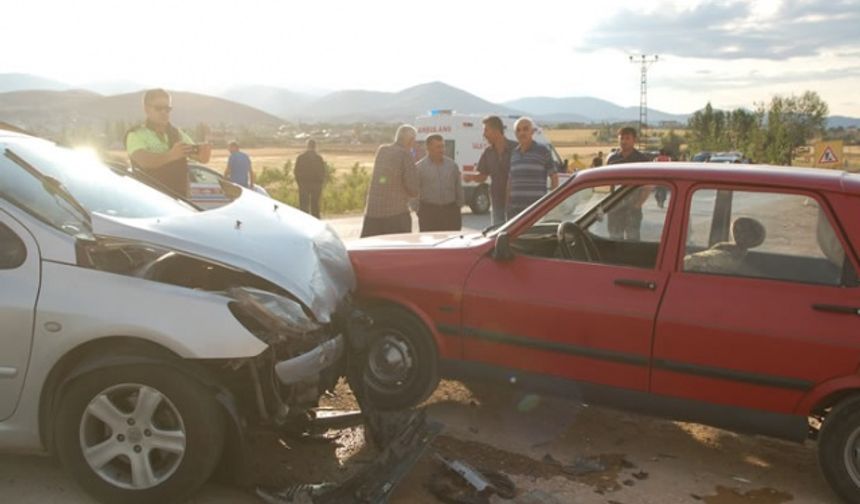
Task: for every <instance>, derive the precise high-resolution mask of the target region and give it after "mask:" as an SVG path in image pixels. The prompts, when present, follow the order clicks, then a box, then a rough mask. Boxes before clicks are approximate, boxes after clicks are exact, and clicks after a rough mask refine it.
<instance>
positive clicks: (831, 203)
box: [348, 162, 860, 502]
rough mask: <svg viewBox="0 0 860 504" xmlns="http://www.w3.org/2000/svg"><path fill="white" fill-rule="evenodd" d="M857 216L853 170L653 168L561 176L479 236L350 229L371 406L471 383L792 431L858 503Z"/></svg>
mask: <svg viewBox="0 0 860 504" xmlns="http://www.w3.org/2000/svg"><path fill="white" fill-rule="evenodd" d="M657 189H663V190H665V193H666V195H667V199H666V201H665V205H663V207H662V208H661V207H660V206H658V205H657V202H656V201H655V198H654V196H653V194H652V193H655V192H656V190H657ZM643 201H644V203H643ZM858 216H860V176H858V175H854V174H847V173H843V172H835V171H830V170H813V169H801V168H779V167H756V168H748V167H744V166H736V167H723V166H715V165H703V164H692V163H660V162H654V163H648V164H636V165H618V166H614V167H604V168H596V169H592V170H586V171H583V172H579V173H577V174H576V175H575V176H574V177H573V178H572V179H571V180H570V181H569V182H567V183H566V184H565V185H564V186H562V187H561V188H559V189H558V190H556V191H554V192H552V193H550V194H548V195H547V196H545V197H544V198H543V199H541V200H540V201H538V202H536V203H535V204H533V205H532V206H531V207H530V208H528V209H527V210H525V211H524V212H523V213H521V214H520V215H518V216H517V217H515V218H514V219H512V220H511V221H509V222H508V223H507V224H506V225H504V226H503V227H501V228H499V229H498V230H495V231H490V232H485V233H477V234H464V235H459V234H458V235H454V236H446V235H431V234H416V235H394V236H384V237H373V238H367V239H363V240H359V241H356V242H353V243H351V244H349V245H348V248H349V250H350V257H351V259H352V263H353V267H354V269H355V271H356V275H357V278H358V285H359V290H358V295H357V300H358V302H360V303H361V305H362V306H364V307H366V308H367V309H368V310H369V311H370V312H371V313H372V314H373V317H374V319H375V321H376V322H375V323H376V329H375V331H376V334H377V337H378V338H377V339H376V340H375V343H374V345H373V347H372V348H371V350H370V353H369V362H368V365H367V367H366V370H365V371H364V372H365V375H366V377H367V381H368V383H371V384H372V385H373V394H374V397H375V400H376V401H378V402H380V403H384V404H387V405H388V406H389V407H401V406H404V405H408V404H414V403H417V402H419V401H421V400H422V399H424V398H425V397H427V395H428V394H429V393H430V392H431V391H432V390H433V389H434V388H435V386H436V384H437V381H438V379H439V376H448V377H478V378H485V379H493V380H496V381H498V382H499V383H504V384H507V385H508V386H514V385H512V384H515V386H518V387H523V388H526V389H530V390H537V391H541V392H549V393H555V394H559V395H562V396H565V397H570V398H575V399H579V400H582V401H587V402H589V403H591V402H594V403H603V404H607V405H610V406H615V407H620V408H625V409H632V410H635V411H638V412H644V413H649V414H655V415H662V416H667V417H670V418H676V419H682V420H690V421H696V422H701V423H706V424H710V425H715V426H719V427H724V428H728V429H734V430H736V431H740V432H749V433H759V434H765V435H769V436H775V437H779V438H784V439H790V440H794V441H804V440H806V439H808V438H809V436H810V435H811V436H812V437H814V438H815V439H817V441H818V453H819V460H820V466H821V469H822V471H823V474H824V477H825V478H826V479H827V481H828V482H829V483H830V485H831V486H832V488H833V489H834V490H835V491H836V493H837V494H839V495H840V496H841V497H842V498H843V499H845V500H846V501H848V502H858V501H860V457H858V456H857V454H858V453H860V373H858V369H860V339H858V337H857V336H858V331H860V318H858V314H860V281H858V280H859V279H858V275H857V272H858V268H860V262H858V259H860V258H858V256H857V251H858V247H860V217H858ZM810 425H812V428H810Z"/></svg>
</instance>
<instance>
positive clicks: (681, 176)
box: [576, 162, 860, 195]
mask: <svg viewBox="0 0 860 504" xmlns="http://www.w3.org/2000/svg"><path fill="white" fill-rule="evenodd" d="M644 177H647V178H664V179H674V180H687V181H692V182H711V183H731V184H750V185H764V186H767V185H770V186H782V187H795V188H800V189H813V190H821V191H833V192H843V193H849V194H858V195H860V174H854V173H847V172H844V171H842V170H829V169H821V168H799V167H793V166H771V165H746V164H731V165H726V164H722V163H683V162H681V163H679V162H649V163H628V164H618V165H611V166H603V167H599V168H589V169H587V170H583V171H581V172H579V173H577V176H576V179H577V180H578V181H579V182H588V181H589V180H590V179H592V178H595V179H596V178H600V179H605V178H611V179H627V178H630V179H635V178H644Z"/></svg>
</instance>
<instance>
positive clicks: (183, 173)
mask: <svg viewBox="0 0 860 504" xmlns="http://www.w3.org/2000/svg"><path fill="white" fill-rule="evenodd" d="M171 110H173V107H172V106H171V100H170V94H168V92H167V91H165V90H163V89H150V90H149V91H147V92H146V93H144V95H143V111H144V113H145V114H146V121H145V122H144V123H143V124H141V125H139V126H136V127H134V128H132V129H131V130H130V131H129V132H128V133H127V134H126V136H125V148H126V151H127V152H128V157H129V159H131V164H132V166H134V167H135V168H137V169H139V170H142V171H144V172H146V173H147V174H148V175H149V176H150V177H152V178H153V179H154V180H155V181H156V182H158V184H159V185H160V186H161V189H163V190H164V189H166V190H167V191H168V192H169V193H170V194H172V195H175V196H180V197H182V198H187V197H188V158H189V157H190V158H192V159H195V160H197V161H199V162H201V163H207V162H208V161H209V155H210V154H211V153H212V148H211V146H210V145H209V144H200V145H195V143H194V141H193V140H191V137H189V136H188V135H187V134H185V132H184V131H182V130H180V129H178V128H176V127H175V126H174V125H172V124H170V111H171Z"/></svg>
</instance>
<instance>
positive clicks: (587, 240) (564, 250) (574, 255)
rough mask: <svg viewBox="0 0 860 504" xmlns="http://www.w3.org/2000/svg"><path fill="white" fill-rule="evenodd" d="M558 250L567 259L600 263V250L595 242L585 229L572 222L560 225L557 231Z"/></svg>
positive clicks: (564, 222)
mask: <svg viewBox="0 0 860 504" xmlns="http://www.w3.org/2000/svg"><path fill="white" fill-rule="evenodd" d="M556 237H557V238H558V248H559V249H560V250H561V255H562V257H564V258H565V259H576V260H583V259H585V260H586V261H588V262H600V250H598V248H597V245H595V244H594V240H593V239H592V238H591V236H589V234H588V233H586V232H585V230H584V229H582V228H581V227H579V225H578V224H577V223H575V222H572V221H563V222H561V223H559V225H558V230H557V231H556Z"/></svg>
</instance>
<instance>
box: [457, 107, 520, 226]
mask: <svg viewBox="0 0 860 504" xmlns="http://www.w3.org/2000/svg"><path fill="white" fill-rule="evenodd" d="M484 138H486V139H487V142H489V144H490V145H488V146H487V148H486V149H484V152H482V153H481V159H479V160H478V174H477V175H472V176H470V177H469V178H468V179H466V180H469V181H471V182H479V183H480V182H483V181H485V180H487V177H490V179H491V180H490V202H491V204H492V208H493V222H492V224H493V226H501V225H502V224H504V223H505V221H506V220H508V219H507V206H508V175H509V174H510V172H511V153H512V152H513V151H514V149H515V148H516V147H517V143H516V142H514V141H513V140H508V139H507V138H505V125H504V124H503V123H502V120H501V119H500V118H499V117H498V116H489V117H486V118H485V119H484Z"/></svg>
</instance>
